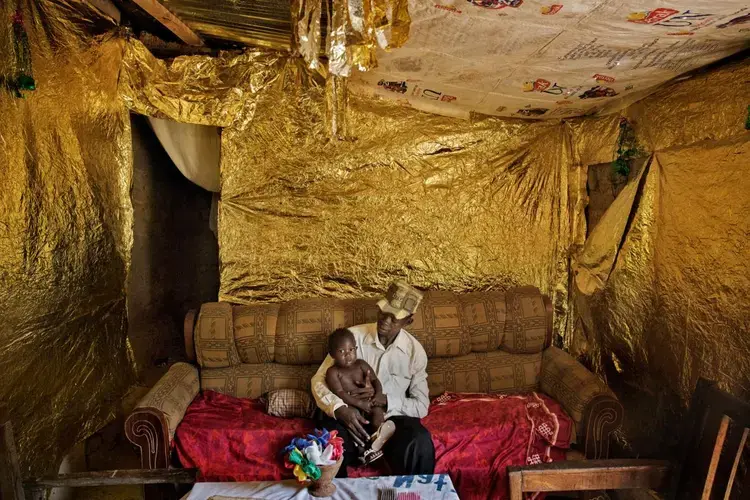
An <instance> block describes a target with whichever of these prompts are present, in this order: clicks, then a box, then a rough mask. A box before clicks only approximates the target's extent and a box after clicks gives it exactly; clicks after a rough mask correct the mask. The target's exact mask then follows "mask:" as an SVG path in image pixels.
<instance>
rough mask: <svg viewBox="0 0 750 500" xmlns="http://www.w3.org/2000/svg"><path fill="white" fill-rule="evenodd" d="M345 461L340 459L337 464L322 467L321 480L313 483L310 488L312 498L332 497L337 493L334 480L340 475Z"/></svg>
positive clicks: (342, 458)
mask: <svg viewBox="0 0 750 500" xmlns="http://www.w3.org/2000/svg"><path fill="white" fill-rule="evenodd" d="M343 460H344V457H339V459H338V461H337V462H336V463H335V464H333V465H323V466H321V467H320V478H319V479H318V480H317V481H313V482H312V484H311V485H310V487H309V488H308V489H309V491H310V494H311V495H312V496H314V497H330V496H332V495H333V494H334V493H336V485H334V484H333V478H335V477H336V474H338V472H339V469H340V468H341V462H342V461H343Z"/></svg>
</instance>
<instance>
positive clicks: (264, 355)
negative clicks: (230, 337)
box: [232, 304, 279, 363]
mask: <svg viewBox="0 0 750 500" xmlns="http://www.w3.org/2000/svg"><path fill="white" fill-rule="evenodd" d="M232 313H233V314H234V341H235V344H236V345H237V352H238V354H239V356H240V361H242V362H243V363H270V362H272V361H273V351H274V339H275V337H276V319H277V317H278V315H279V304H269V305H258V306H234V307H233V308H232Z"/></svg>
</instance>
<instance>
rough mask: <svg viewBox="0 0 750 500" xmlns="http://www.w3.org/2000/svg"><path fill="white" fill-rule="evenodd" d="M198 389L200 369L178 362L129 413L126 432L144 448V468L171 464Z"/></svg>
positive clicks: (164, 466) (135, 443)
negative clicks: (176, 435)
mask: <svg viewBox="0 0 750 500" xmlns="http://www.w3.org/2000/svg"><path fill="white" fill-rule="evenodd" d="M198 391H200V378H199V376H198V368H196V367H195V366H193V365H190V364H188V363H175V364H174V365H172V366H171V367H170V368H169V371H168V372H167V373H165V374H164V376H162V378H161V379H159V381H158V382H157V383H156V385H154V387H153V388H152V389H151V390H150V391H149V392H148V394H146V396H144V398H143V399H142V400H140V401H139V402H138V404H137V405H136V406H135V408H134V409H133V411H132V412H131V413H130V415H128V418H127V420H125V435H126V436H127V438H128V439H129V440H130V442H131V443H133V444H134V445H136V446H137V447H138V448H139V449H140V451H141V467H142V468H144V469H160V468H162V469H165V468H167V467H169V454H170V453H169V451H170V447H171V445H172V440H173V439H174V433H175V430H176V429H177V425H178V424H179V423H180V421H181V420H182V417H183V416H185V411H186V410H187V407H188V406H190V403H192V401H193V399H194V398H195V396H196V395H197V394H198Z"/></svg>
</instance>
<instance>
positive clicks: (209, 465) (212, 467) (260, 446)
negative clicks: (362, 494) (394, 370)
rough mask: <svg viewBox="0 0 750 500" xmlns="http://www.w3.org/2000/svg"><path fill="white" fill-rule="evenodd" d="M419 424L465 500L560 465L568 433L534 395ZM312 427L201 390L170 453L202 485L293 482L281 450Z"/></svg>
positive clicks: (441, 410) (443, 408)
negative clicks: (523, 468)
mask: <svg viewBox="0 0 750 500" xmlns="http://www.w3.org/2000/svg"><path fill="white" fill-rule="evenodd" d="M422 422H423V424H424V425H425V427H427V429H429V431H430V433H431V434H432V439H433V442H434V443H435V453H436V458H437V465H436V470H435V472H436V473H448V474H450V476H451V479H452V480H453V484H454V485H455V486H456V489H457V490H458V494H459V496H460V497H461V499H462V500H471V499H486V498H487V499H488V498H492V499H502V498H506V497H507V474H506V467H507V466H508V465H521V464H525V463H537V462H544V461H551V460H561V459H563V458H564V448H567V447H569V445H570V433H571V429H572V422H571V420H570V418H569V417H568V416H567V415H565V413H564V411H563V410H562V408H561V407H560V405H559V404H557V403H556V402H555V401H554V400H552V399H550V398H548V397H547V396H544V395H536V394H526V395H519V396H506V395H485V394H481V395H480V394H477V395H471V394H444V395H443V396H441V397H439V398H438V399H436V400H435V401H434V402H433V403H432V405H431V406H430V414H429V415H428V416H427V417H425V418H424V419H423V420H422ZM313 427H314V425H313V422H312V421H311V420H307V419H302V418H288V419H282V418H277V417H271V416H269V415H268V414H266V413H265V411H264V407H263V405H262V404H261V403H259V402H258V401H251V400H247V399H237V398H233V397H230V396H225V395H223V394H218V393H215V392H211V391H205V392H204V393H203V394H199V395H198V396H197V397H196V398H195V400H194V401H193V402H192V404H191V405H190V406H189V407H188V410H187V412H186V413H185V416H184V418H183V420H182V422H181V423H180V425H179V427H178V428H177V432H176V435H175V448H176V451H177V454H178V457H179V459H180V462H181V463H182V465H183V466H184V467H196V468H198V469H199V471H200V475H199V480H201V481H265V480H279V479H282V478H290V477H292V476H291V473H290V471H289V470H288V469H285V468H284V466H283V462H282V460H281V457H280V451H281V450H282V449H283V448H284V446H286V445H287V444H289V441H290V440H291V439H292V438H293V437H295V436H301V435H304V434H307V433H309V432H310V431H312V429H313ZM350 473H351V474H350V476H352V477H355V476H356V477H361V476H364V475H375V474H377V470H376V469H373V468H358V469H356V470H354V469H351V468H350Z"/></svg>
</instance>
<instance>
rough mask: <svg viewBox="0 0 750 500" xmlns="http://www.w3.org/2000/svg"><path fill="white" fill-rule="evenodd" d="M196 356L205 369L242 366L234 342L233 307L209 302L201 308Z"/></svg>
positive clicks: (196, 331)
mask: <svg viewBox="0 0 750 500" xmlns="http://www.w3.org/2000/svg"><path fill="white" fill-rule="evenodd" d="M195 354H196V357H197V359H198V364H199V365H200V366H201V367H203V368H221V367H226V366H234V365H239V364H240V357H239V354H237V347H236V345H235V342H234V322H233V319H232V306H231V305H230V304H228V303H226V302H208V303H206V304H203V305H202V306H201V312H200V314H199V315H198V323H197V324H196V325H195Z"/></svg>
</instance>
